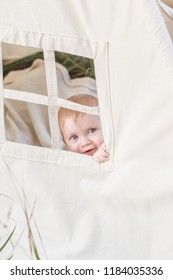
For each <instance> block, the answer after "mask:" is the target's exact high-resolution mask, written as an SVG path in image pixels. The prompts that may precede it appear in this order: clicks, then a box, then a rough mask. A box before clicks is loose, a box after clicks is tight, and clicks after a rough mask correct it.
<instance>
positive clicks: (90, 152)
mask: <svg viewBox="0 0 173 280" xmlns="http://www.w3.org/2000/svg"><path fill="white" fill-rule="evenodd" d="M96 151H97V147H95V148H92V149H89V150H88V151H85V152H84V154H85V155H88V156H92V155H93V154H94V153H95V152H96Z"/></svg>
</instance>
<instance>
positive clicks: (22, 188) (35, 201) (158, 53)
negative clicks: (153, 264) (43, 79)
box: [0, 0, 173, 259]
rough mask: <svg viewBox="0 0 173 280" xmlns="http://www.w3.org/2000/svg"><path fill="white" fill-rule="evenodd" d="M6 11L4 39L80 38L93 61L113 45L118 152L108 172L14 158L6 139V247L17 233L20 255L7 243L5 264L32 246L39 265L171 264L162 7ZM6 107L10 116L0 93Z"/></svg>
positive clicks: (105, 106)
mask: <svg viewBox="0 0 173 280" xmlns="http://www.w3.org/2000/svg"><path fill="white" fill-rule="evenodd" d="M0 7H1V8H0V27H1V34H4V33H3V32H4V31H3V30H4V29H9V30H13V32H14V30H15V32H16V37H15V36H14V35H13V36H12V37H11V38H10V37H9V38H8V39H7V38H6V37H3V39H2V40H7V41H8V42H10V40H11V41H12V42H13V41H14V40H15V38H16V42H19V41H20V42H24V41H25V44H26V41H27V42H28V45H29V46H32V44H33V42H32V39H31V36H28V39H24V35H22V34H23V33H20V32H19V31H24V32H25V33H26V34H27V32H28V33H29V32H30V34H31V33H33V34H35V33H38V34H50V35H52V36H54V35H55V36H57V37H58V36H60V37H61V36H64V37H67V38H69V37H70V38H77V39H79V40H81V46H79V49H80V47H81V48H82V42H83V40H84V41H85V42H88V45H89V46H90V48H91V52H93V54H94V52H95V50H94V47H93V46H95V44H96V45H97V44H98V45H102V44H103V45H104V46H106V56H103V60H104V63H103V65H104V66H105V67H106V70H105V69H102V63H101V62H99V63H100V64H99V63H98V64H97V69H96V70H97V71H96V82H98V85H97V86H98V98H99V101H100V112H101V120H102V122H103V132H104V133H105V140H106V144H107V146H108V147H109V150H110V153H111V159H110V163H106V164H103V166H100V165H99V164H98V165H97V164H95V163H93V162H92V160H88V159H87V160H86V159H85V158H82V157H81V156H80V155H71V154H70V155H69V161H67V160H66V159H65V158H64V157H63V156H61V155H60V156H59V154H58V153H57V154H56V160H55V156H54V153H55V151H54V150H52V151H51V152H47V150H44V152H42V150H41V149H42V148H40V147H39V148H37V147H30V148H28V149H27V152H26V147H25V146H23V145H20V144H16V151H18V150H19V151H20V155H21V156H16V155H15V153H16V154H17V152H14V151H13V150H12V149H14V147H15V146H14V145H13V146H10V145H11V143H8V141H5V135H3V137H4V141H1V148H0V154H1V158H0V176H1V183H0V194H1V195H0V209H1V210H0V223H1V224H0V237H1V240H0V242H1V241H2V243H3V241H5V240H6V238H7V237H8V236H9V234H10V233H11V232H12V230H13V229H14V227H15V231H14V234H13V235H12V238H11V240H12V243H13V245H14V246H15V249H13V246H11V244H8V246H6V247H5V248H4V249H3V250H2V251H1V253H0V254H1V255H0V257H1V259H6V258H8V257H10V256H11V254H13V259H30V258H35V255H34V252H31V250H30V246H29V244H30V245H33V244H34V243H33V240H34V242H35V245H36V248H37V250H38V253H39V256H40V258H41V259H172V257H173V250H172V249H171V248H172V247H173V238H172V236H173V219H172V215H173V172H172V166H173V148H172V143H173V110H172V108H173V94H172V93H173V83H172V74H173V45H172V40H171V36H172V35H171V36H170V34H169V32H168V29H167V26H166V24H165V19H164V16H163V13H162V11H161V10H160V6H159V5H158V2H157V1H155V0H140V1H139V0H115V1H114V0H107V1H104V0H87V1H82V0H75V1H72V0H63V1H60V0H49V1H41V0H37V1H35V0H28V1H23V0H13V1H12V0H0ZM171 23H172V22H171ZM170 26H171V25H170ZM0 36H1V35H0ZM20 36H21V37H20ZM22 36H23V37H22ZM40 36H41V35H40ZM1 37H2V36H1ZM4 38H5V39H4ZM26 38H27V35H26ZM33 38H34V37H33ZM40 38H41V37H40ZM40 42H41V39H40ZM13 43H15V42H13ZM21 44H22V43H21ZM38 45H39V43H38ZM48 45H49V44H48ZM96 52H97V50H96ZM101 55H102V54H101ZM93 58H94V55H93ZM6 59H8V55H7V57H6ZM9 59H10V56H9ZM105 59H106V60H105ZM100 60H101V59H100ZM99 66H100V68H99ZM1 68H2V67H1ZM99 72H101V75H102V76H99ZM97 74H98V81H97ZM104 75H105V76H104ZM1 76H2V69H1ZM100 77H104V78H105V81H104V79H103V81H101V78H100ZM102 83H103V87H104V88H106V89H107V92H106V94H105V96H103V94H102V89H101V85H102ZM105 84H106V86H105ZM1 91H3V89H2V86H1ZM1 103H2V105H1V109H0V110H1V111H3V95H2V94H1ZM107 112H109V113H107ZM107 121H109V123H106V122H107ZM2 126H3V125H2V123H1V128H0V131H1V132H3V129H2ZM3 137H1V138H3ZM40 155H42V157H41V156H40ZM41 158H42V160H41ZM52 159H53V160H52ZM73 160H75V163H73ZM76 162H79V163H80V164H76ZM104 165H105V167H104ZM106 166H108V168H106ZM27 219H28V223H27ZM28 233H29V234H30V239H28ZM32 235H33V239H32ZM0 247H1V243H0Z"/></svg>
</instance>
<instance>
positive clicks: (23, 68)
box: [2, 43, 47, 95]
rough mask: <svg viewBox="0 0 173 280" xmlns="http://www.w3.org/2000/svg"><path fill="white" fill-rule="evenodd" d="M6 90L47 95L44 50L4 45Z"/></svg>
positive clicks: (4, 84)
mask: <svg viewBox="0 0 173 280" xmlns="http://www.w3.org/2000/svg"><path fill="white" fill-rule="evenodd" d="M2 59H3V77H4V81H3V86H4V88H5V89H10V90H18V91H25V92H31V93H36V94H41V95H47V85H46V73H45V63H44V56H43V50H42V49H39V48H33V47H25V46H21V45H14V44H9V43H2Z"/></svg>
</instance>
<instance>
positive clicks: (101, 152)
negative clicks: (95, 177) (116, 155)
mask: <svg viewBox="0 0 173 280" xmlns="http://www.w3.org/2000/svg"><path fill="white" fill-rule="evenodd" d="M93 159H94V160H95V161H97V162H99V163H103V162H105V161H108V160H109V153H108V152H107V151H106V145H105V144H104V143H103V144H101V146H100V148H99V149H98V150H97V152H95V154H94V155H93Z"/></svg>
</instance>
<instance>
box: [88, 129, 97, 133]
mask: <svg viewBox="0 0 173 280" xmlns="http://www.w3.org/2000/svg"><path fill="white" fill-rule="evenodd" d="M95 131H96V128H91V129H89V130H88V134H90V133H93V132H95Z"/></svg>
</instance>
